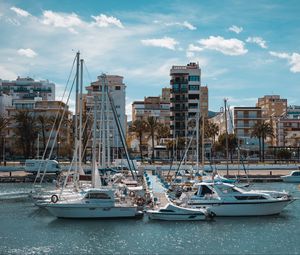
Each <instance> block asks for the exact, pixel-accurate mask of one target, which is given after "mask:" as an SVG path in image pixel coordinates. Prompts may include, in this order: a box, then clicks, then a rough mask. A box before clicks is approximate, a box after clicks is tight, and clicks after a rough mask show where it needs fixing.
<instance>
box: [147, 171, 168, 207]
mask: <svg viewBox="0 0 300 255" xmlns="http://www.w3.org/2000/svg"><path fill="white" fill-rule="evenodd" d="M149 177H150V178H151V183H152V193H153V196H154V197H155V198H157V201H158V203H157V204H158V205H159V206H160V207H164V206H165V205H167V204H168V202H169V201H168V199H167V195H166V193H165V192H166V190H165V188H164V187H163V185H162V183H161V182H160V181H159V179H158V178H157V176H156V175H150V176H149Z"/></svg>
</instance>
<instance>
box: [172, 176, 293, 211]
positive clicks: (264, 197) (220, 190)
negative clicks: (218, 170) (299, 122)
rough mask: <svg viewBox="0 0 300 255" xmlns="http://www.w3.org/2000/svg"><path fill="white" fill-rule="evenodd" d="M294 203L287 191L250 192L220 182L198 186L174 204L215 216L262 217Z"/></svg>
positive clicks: (203, 183)
mask: <svg viewBox="0 0 300 255" xmlns="http://www.w3.org/2000/svg"><path fill="white" fill-rule="evenodd" d="M293 201H294V198H292V196H291V195H289V194H288V193H286V192H277V191H266V190H250V191H247V190H245V189H243V188H240V187H237V186H235V185H233V184H228V183H222V182H211V183H205V182H202V183H197V184H195V185H194V186H193V189H192V190H191V191H188V192H183V193H182V194H181V196H180V197H179V198H178V199H174V203H175V204H177V205H180V206H183V207H188V208H204V209H209V210H210V212H211V213H213V214H214V215H216V216H262V215H273V214H279V213H280V212H281V211H282V210H283V208H285V207H286V206H287V205H288V204H290V203H291V202H293Z"/></svg>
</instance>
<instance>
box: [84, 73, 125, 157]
mask: <svg viewBox="0 0 300 255" xmlns="http://www.w3.org/2000/svg"><path fill="white" fill-rule="evenodd" d="M123 79H124V78H123V77H122V76H119V75H106V74H102V75H100V76H98V77H97V81H95V82H92V83H91V84H90V86H88V87H86V90H87V95H86V96H85V97H86V106H85V107H86V114H87V115H89V114H90V115H91V116H93V112H94V104H95V100H96V108H97V114H96V118H97V123H98V126H99V127H100V122H101V115H100V111H101V109H105V110H106V111H108V115H109V117H108V119H107V120H105V121H107V122H108V124H107V123H106V124H105V126H106V127H108V129H109V131H108V132H109V134H110V135H109V136H110V139H109V143H110V147H111V149H112V152H113V154H115V153H117V151H118V149H119V148H122V147H123V146H122V142H121V138H120V134H119V132H118V128H117V124H116V120H115V118H114V116H113V111H112V107H111V105H110V103H109V101H107V106H108V107H107V108H106V106H105V105H106V102H105V100H108V98H107V97H106V95H104V97H102V95H103V94H102V93H103V91H104V88H105V87H106V86H107V89H108V92H109V94H110V96H111V98H112V101H113V103H114V107H115V109H116V112H117V117H118V118H119V121H120V124H121V127H122V129H123V132H124V133H126V127H127V116H126V114H125V97H126V85H125V84H124V82H123ZM103 100H104V101H103ZM90 129H91V127H89V131H88V132H90ZM92 139H93V138H91V139H90V141H89V143H88V149H89V150H91V146H92ZM113 154H112V155H113Z"/></svg>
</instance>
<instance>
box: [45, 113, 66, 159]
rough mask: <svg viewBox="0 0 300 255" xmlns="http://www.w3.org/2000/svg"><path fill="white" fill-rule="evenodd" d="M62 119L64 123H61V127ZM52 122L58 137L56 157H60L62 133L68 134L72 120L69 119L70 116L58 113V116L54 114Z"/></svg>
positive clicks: (51, 118)
mask: <svg viewBox="0 0 300 255" xmlns="http://www.w3.org/2000/svg"><path fill="white" fill-rule="evenodd" d="M61 119H62V123H61V127H59V124H60V121H61ZM50 122H51V123H52V125H54V130H55V131H56V133H57V137H56V157H57V158H58V157H59V147H60V143H61V141H63V140H61V138H60V137H61V135H62V134H63V135H66V134H67V132H68V131H69V127H70V125H71V124H70V123H71V121H70V120H69V119H68V117H67V116H66V115H64V116H62V114H58V116H56V118H55V117H54V116H52V117H50Z"/></svg>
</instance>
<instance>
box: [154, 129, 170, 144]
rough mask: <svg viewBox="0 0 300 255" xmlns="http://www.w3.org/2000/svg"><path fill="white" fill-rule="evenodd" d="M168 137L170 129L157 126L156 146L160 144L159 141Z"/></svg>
mask: <svg viewBox="0 0 300 255" xmlns="http://www.w3.org/2000/svg"><path fill="white" fill-rule="evenodd" d="M168 137H170V127H168V126H166V125H163V124H159V125H158V126H157V129H156V138H157V140H158V144H160V143H161V139H163V138H168Z"/></svg>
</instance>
